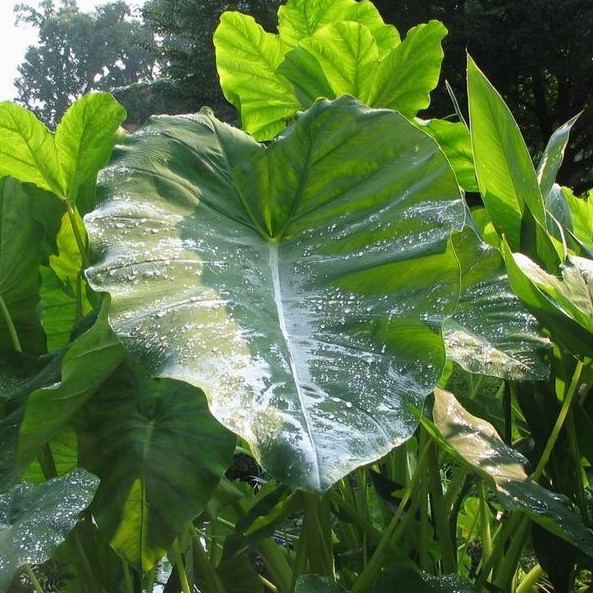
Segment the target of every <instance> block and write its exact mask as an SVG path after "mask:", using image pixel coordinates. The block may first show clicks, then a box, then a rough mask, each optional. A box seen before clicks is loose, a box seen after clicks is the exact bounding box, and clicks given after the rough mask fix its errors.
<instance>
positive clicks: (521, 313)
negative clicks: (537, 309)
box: [444, 228, 550, 381]
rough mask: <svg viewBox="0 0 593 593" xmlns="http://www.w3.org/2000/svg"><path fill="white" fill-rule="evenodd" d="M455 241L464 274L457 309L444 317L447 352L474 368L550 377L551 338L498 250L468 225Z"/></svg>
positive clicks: (518, 376) (506, 376)
mask: <svg viewBox="0 0 593 593" xmlns="http://www.w3.org/2000/svg"><path fill="white" fill-rule="evenodd" d="M452 241H453V245H454V248H455V253H456V255H457V258H458V260H459V264H460V267H461V274H462V276H461V295H460V299H459V302H458V304H457V308H456V310H455V314H454V315H453V316H452V317H450V318H449V319H448V320H447V321H446V322H445V329H444V337H445V345H446V348H447V357H448V358H450V359H451V360H453V361H455V362H457V363H458V364H459V365H460V366H461V367H463V368H464V369H465V370H467V371H469V372H471V373H479V374H483V375H490V376H494V377H501V378H503V379H507V380H515V381H520V380H521V381H544V380H546V379H547V377H548V360H547V355H548V353H549V349H550V343H549V341H548V340H547V339H546V338H544V337H543V335H542V330H541V328H540V326H539V324H538V323H537V322H536V321H535V319H534V318H533V317H532V315H531V314H530V313H529V312H528V311H527V310H526V309H525V307H524V306H523V304H522V303H521V301H520V300H519V298H518V297H517V296H516V295H515V294H513V292H512V291H511V287H510V285H509V282H508V279H507V277H506V273H505V266H504V261H503V259H502V256H501V254H500V252H499V251H498V250H497V249H494V248H492V247H490V246H489V245H487V244H485V243H482V242H481V241H480V240H479V239H478V237H477V236H476V234H475V233H474V231H473V230H471V229H469V228H468V229H466V230H464V231H463V232H461V233H455V234H454V235H453V237H452Z"/></svg>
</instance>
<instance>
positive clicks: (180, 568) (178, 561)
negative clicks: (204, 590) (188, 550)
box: [172, 539, 192, 593]
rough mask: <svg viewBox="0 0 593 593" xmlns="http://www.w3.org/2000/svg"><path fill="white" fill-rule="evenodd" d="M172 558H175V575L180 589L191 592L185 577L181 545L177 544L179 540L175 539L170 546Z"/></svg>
mask: <svg viewBox="0 0 593 593" xmlns="http://www.w3.org/2000/svg"><path fill="white" fill-rule="evenodd" d="M172 551H173V559H174V560H175V567H176V568H177V575H178V576H179V582H180V583H181V589H182V591H183V593H192V591H191V587H190V585H189V581H188V579H187V573H186V572H185V564H184V563H183V556H182V554H181V547H180V546H179V540H177V539H176V540H175V541H174V542H173V546H172Z"/></svg>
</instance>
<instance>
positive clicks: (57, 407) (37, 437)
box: [18, 306, 125, 468]
mask: <svg viewBox="0 0 593 593" xmlns="http://www.w3.org/2000/svg"><path fill="white" fill-rule="evenodd" d="M106 309H107V307H106V306H104V308H103V313H102V314H101V315H100V316H99V319H98V320H97V322H96V323H95V324H94V325H93V327H92V328H91V329H89V330H88V331H87V332H86V333H84V334H82V335H81V336H80V337H79V338H77V339H76V340H75V341H74V342H73V343H72V345H71V346H70V348H69V349H68V351H67V353H66V355H65V356H64V358H63V360H62V366H61V381H59V382H57V383H54V384H52V385H51V386H49V387H44V388H41V389H36V390H35V391H33V392H32V393H31V395H30V396H29V398H28V400H27V404H26V407H25V414H24V419H23V422H22V425H21V429H20V439H19V451H18V457H19V465H20V467H21V468H23V467H27V466H28V465H29V463H30V462H31V461H32V460H33V458H34V457H35V456H36V454H37V451H38V450H39V448H40V447H41V446H42V445H43V444H44V443H46V442H48V441H50V440H51V439H52V438H53V437H55V436H57V435H58V434H60V433H61V432H62V431H63V429H64V428H65V427H66V425H67V424H68V423H69V422H70V420H71V419H72V418H73V417H74V415H75V414H76V413H77V412H78V410H79V409H80V408H81V407H82V406H83V405H84V404H85V403H86V401H87V400H88V399H89V398H90V397H91V396H92V395H93V394H94V393H95V392H96V391H97V389H98V388H99V387H100V386H101V385H102V384H103V383H104V382H105V380H106V379H107V378H108V377H109V375H110V374H111V373H112V372H113V371H114V370H115V369H116V368H117V367H118V366H119V364H120V363H121V361H122V360H123V358H124V356H125V352H124V349H123V347H122V346H121V344H120V342H119V340H118V339H117V337H116V336H115V334H114V333H113V331H112V330H111V328H110V327H109V324H108V323H107V319H106V316H107V314H106Z"/></svg>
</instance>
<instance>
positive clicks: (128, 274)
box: [86, 97, 464, 491]
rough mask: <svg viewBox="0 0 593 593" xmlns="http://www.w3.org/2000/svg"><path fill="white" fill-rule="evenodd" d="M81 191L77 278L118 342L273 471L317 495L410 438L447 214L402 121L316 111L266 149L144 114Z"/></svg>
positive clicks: (431, 164) (444, 299)
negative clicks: (84, 273)
mask: <svg viewBox="0 0 593 593" xmlns="http://www.w3.org/2000/svg"><path fill="white" fill-rule="evenodd" d="M98 194H99V199H100V204H99V207H98V209H97V210H96V211H95V212H93V213H92V214H90V215H89V216H88V217H87V218H86V223H87V228H88V231H89V233H90V237H91V244H92V247H93V249H94V251H95V264H94V266H93V267H92V268H91V269H90V270H88V277H89V279H90V281H91V284H92V286H93V287H94V288H95V289H97V290H99V291H108V292H109V293H110V294H111V296H112V299H113V300H112V309H111V313H110V320H111V324H112V325H113V327H114V328H115V330H116V331H117V333H118V335H119V337H120V339H121V340H122V342H123V343H124V345H125V346H126V348H127V349H128V350H129V351H130V352H131V353H132V354H133V355H134V356H136V357H137V358H138V359H139V360H140V361H141V362H142V363H143V364H144V365H145V366H146V367H147V368H148V370H149V372H150V373H151V374H152V375H153V376H160V377H170V378H175V379H181V380H184V381H187V382H189V383H191V384H193V385H195V386H196V387H199V388H200V389H202V390H203V391H204V392H205V394H206V396H207V398H208V400H209V404H210V407H211V410H212V412H213V414H214V415H215V417H217V418H218V419H219V420H220V421H221V422H222V423H223V424H224V425H225V426H227V427H228V428H230V429H231V430H232V431H234V432H235V433H237V434H239V435H240V436H241V437H243V438H244V439H245V440H246V441H247V442H248V443H249V444H250V445H251V447H252V448H253V450H254V452H255V454H256V456H257V458H258V460H259V461H260V462H261V463H262V464H263V465H264V467H265V468H266V469H267V470H268V471H269V472H270V473H272V474H273V475H274V476H275V477H277V478H279V479H280V480H282V481H284V482H285V483H288V484H290V485H293V486H298V487H302V488H308V489H312V490H320V491H322V490H325V489H327V488H328V487H329V486H330V485H331V484H332V483H334V482H335V481H336V480H338V479H339V478H341V477H342V476H344V475H346V474H347V473H348V472H350V471H351V470H353V469H355V468H356V467H358V466H360V465H362V464H365V463H369V462H371V461H373V460H375V459H378V458H380V457H381V456H382V455H384V454H385V453H387V452H388V451H389V450H390V449H391V448H392V447H394V446H395V445H397V444H399V443H401V442H403V441H404V440H406V439H407V438H409V437H410V435H411V434H412V433H413V432H414V430H415V428H416V426H417V413H418V409H419V407H420V406H421V405H422V403H423V401H424V398H425V397H426V396H427V395H428V394H429V393H430V392H431V391H432V389H433V388H434V386H435V385H436V383H437V382H438V379H439V377H440V374H441V371H442V367H443V365H444V360H445V352H444V346H443V340H442V337H441V328H442V324H443V321H444V319H445V317H446V316H447V315H449V314H450V313H451V312H452V311H453V308H454V306H455V303H456V302H457V298H458V294H459V268H458V261H457V259H456V257H455V255H454V253H453V249H452V246H451V243H450V240H449V237H450V234H451V231H452V230H453V229H454V228H461V227H462V226H463V223H464V208H463V204H462V201H461V196H460V193H459V188H458V185H457V181H456V179H455V175H454V173H453V171H452V170H451V168H450V166H449V163H448V161H447V159H446V158H445V156H444V155H443V154H442V152H441V151H440V150H439V148H438V146H437V144H436V143H435V142H434V140H432V138H430V137H429V136H428V135H426V134H424V133H423V132H422V131H420V130H418V129H417V128H415V127H414V126H413V125H412V124H411V123H410V122H408V121H407V120H406V119H405V118H404V117H403V116H401V115H400V114H398V113H396V112H393V111H389V110H370V109H368V108H367V107H366V106H364V105H363V104H361V103H360V102H358V101H356V100H355V99H353V98H351V97H343V98H341V99H338V100H336V101H333V102H331V101H326V100H321V101H318V102H317V103H315V105H314V106H313V107H312V108H311V109H310V110H309V111H308V112H306V113H305V114H304V115H302V117H300V118H299V119H298V120H297V122H296V123H295V125H294V126H293V127H291V128H290V129H289V130H288V131H287V132H286V133H285V134H284V135H283V136H281V137H280V138H278V139H277V140H276V141H275V142H274V143H273V144H272V145H270V146H268V147H266V146H264V145H261V144H259V143H257V142H255V141H254V140H253V139H252V138H251V137H250V136H248V135H247V134H245V133H243V132H240V131H238V130H236V129H233V128H231V127H229V126H227V125H225V124H222V123H221V122H219V121H218V120H216V119H215V118H214V117H213V116H211V115H209V114H208V113H203V114H199V115H196V116H187V117H159V118H155V119H153V120H152V121H151V122H150V123H149V124H148V126H146V127H145V128H144V129H142V130H140V131H139V132H138V133H137V134H134V135H132V136H130V137H129V139H128V141H127V142H126V144H125V145H124V146H123V147H122V148H121V149H120V150H118V152H117V153H116V155H115V159H114V161H113V163H112V164H111V165H110V166H109V167H108V168H107V169H105V170H104V172H103V174H102V178H101V183H100V187H99V192H98Z"/></svg>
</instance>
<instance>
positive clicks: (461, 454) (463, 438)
mask: <svg viewBox="0 0 593 593" xmlns="http://www.w3.org/2000/svg"><path fill="white" fill-rule="evenodd" d="M433 419H434V423H435V425H436V427H437V428H438V430H439V431H440V433H441V435H442V437H443V438H444V439H445V441H446V443H447V445H448V447H449V448H450V450H451V451H452V452H454V453H455V454H456V456H457V457H458V458H459V459H460V460H461V461H463V463H466V464H469V465H471V466H472V467H473V468H474V469H475V470H477V471H478V472H479V473H480V475H481V476H482V477H483V478H484V479H485V480H487V481H488V482H490V483H491V484H492V483H493V484H494V485H495V486H496V492H497V494H498V498H499V499H500V501H501V502H502V504H503V505H505V507H506V508H509V509H517V510H520V511H521V512H523V513H526V514H527V515H528V516H529V517H530V518H531V519H532V520H533V521H535V522H537V523H538V524H540V525H541V526H542V527H544V528H545V529H547V530H549V531H551V532H552V533H554V534H556V535H558V536H559V537H561V538H563V539H565V540H567V541H569V542H571V543H572V544H574V545H576V546H577V547H578V548H579V549H581V550H582V551H583V552H585V553H586V554H588V555H590V556H591V555H593V532H592V531H591V530H589V529H587V528H586V527H585V526H584V525H583V523H582V521H581V518H580V517H579V515H578V514H577V513H576V512H575V510H574V509H573V507H572V505H571V503H570V500H569V499H568V498H566V497H565V496H562V495H559V494H555V493H554V492H550V491H549V490H546V489H545V488H543V487H542V486H540V485H539V484H537V483H536V482H533V481H531V480H529V478H528V476H527V474H526V473H525V470H524V469H523V467H524V465H525V464H526V463H527V460H526V459H525V458H524V457H523V456H522V455H521V454H520V453H518V452H517V451H515V450H514V449H512V448H511V447H509V446H508V445H506V444H505V443H504V442H503V441H502V439H501V438H500V437H499V436H498V434H497V432H496V430H495V429H494V428H493V427H492V425H491V424H489V423H488V422H486V421H485V420H481V419H480V418H476V417H475V416H472V415H471V414H469V413H468V412H467V411H466V410H464V409H463V407H462V406H461V405H460V404H459V402H458V401H457V400H456V399H455V397H454V396H453V394H451V393H449V392H447V391H444V390H442V389H436V390H435V400H434V406H433Z"/></svg>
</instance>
